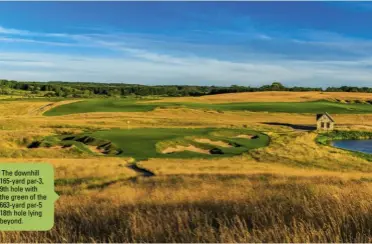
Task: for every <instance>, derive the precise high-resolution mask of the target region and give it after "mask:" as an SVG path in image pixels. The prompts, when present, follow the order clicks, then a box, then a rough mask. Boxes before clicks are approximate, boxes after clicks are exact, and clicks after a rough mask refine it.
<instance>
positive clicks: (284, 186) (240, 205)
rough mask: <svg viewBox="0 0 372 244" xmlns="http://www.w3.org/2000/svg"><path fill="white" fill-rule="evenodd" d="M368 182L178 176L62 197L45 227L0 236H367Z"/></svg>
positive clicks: (371, 214) (371, 224)
mask: <svg viewBox="0 0 372 244" xmlns="http://www.w3.org/2000/svg"><path fill="white" fill-rule="evenodd" d="M371 199H372V188H371V183H368V182H363V181H351V180H349V181H348V180H340V179H338V178H337V177H317V178H306V177H302V178H290V177H276V176H267V175H259V176H230V175H226V176H223V175H222V176H213V175H211V176H203V177H202V176H177V177H166V178H162V177H158V178H152V179H143V180H141V181H139V182H135V183H131V182H126V183H120V184H116V185H111V186H109V187H108V188H107V189H106V190H104V191H101V190H100V191H95V192H92V193H90V194H86V195H79V196H61V198H60V199H59V200H58V201H57V203H56V217H55V227H54V228H53V229H52V230H51V231H48V232H8V233H6V234H5V233H3V235H2V236H1V237H0V239H1V241H2V242H371V241H372V202H371V201H370V200H371Z"/></svg>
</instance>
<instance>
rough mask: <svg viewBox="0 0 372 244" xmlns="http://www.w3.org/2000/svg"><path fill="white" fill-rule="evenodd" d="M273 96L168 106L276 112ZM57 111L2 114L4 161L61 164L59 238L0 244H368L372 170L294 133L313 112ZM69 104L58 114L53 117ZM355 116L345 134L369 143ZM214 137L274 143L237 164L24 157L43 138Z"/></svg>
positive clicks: (55, 233)
mask: <svg viewBox="0 0 372 244" xmlns="http://www.w3.org/2000/svg"><path fill="white" fill-rule="evenodd" d="M270 94H271V95H270ZM273 94H274V93H262V94H261V93H250V94H224V95H219V96H218V97H216V96H208V97H201V98H167V99H164V101H165V102H169V103H173V102H176V103H178V102H180V103H183V102H187V103H190V102H194V100H195V101H196V100H197V101H198V103H200V104H203V103H204V104H206V106H209V105H210V104H212V103H215V104H217V105H214V104H213V106H220V104H226V103H227V104H228V103H235V102H239V103H246V102H253V103H255V102H263V101H268V100H267V99H268V98H270V97H271V96H272V95H273ZM274 95H275V98H273V100H272V102H276V101H280V102H284V103H288V102H294V101H295V102H302V101H306V102H311V103H313V101H314V100H319V99H331V98H332V99H336V98H337V99H339V97H337V96H340V94H336V93H325V94H318V93H300V92H299V93H286V94H284V93H275V94H274ZM248 96H249V97H248ZM324 96H329V98H324ZM348 96H349V97H345V99H349V100H353V99H355V100H357V99H361V100H363V99H364V100H366V101H367V100H369V97H368V96H369V94H364V95H363V94H352V93H348ZM173 99H174V101H172V100H173ZM206 99H207V100H208V101H207V100H206ZM265 99H266V100H265ZM89 101H90V100H89ZM91 101H93V100H91ZM105 101H107V103H108V104H111V102H112V100H105ZM329 101H331V100H329ZM84 102H85V101H84ZM84 102H80V103H84ZM122 102H123V103H126V102H127V100H123V101H121V100H120V101H118V107H120V106H122V104H121V103H122ZM49 103H50V101H45V103H44V102H40V101H25V100H22V101H12V102H10V101H7V102H0V111H3V112H4V116H3V117H2V118H0V137H1V138H2V140H1V141H0V157H1V159H0V161H1V162H14V163H16V162H49V163H51V164H53V165H54V167H55V171H56V173H55V177H56V183H55V184H56V190H57V191H58V192H59V194H60V195H61V197H60V198H59V200H58V201H57V202H56V210H55V213H56V217H55V226H54V227H53V229H52V230H50V231H47V232H0V233H1V235H0V241H1V242H372V232H371V230H372V225H371V223H372V163H371V162H370V161H368V160H366V159H365V158H363V157H360V156H358V155H355V154H353V153H351V152H348V151H345V150H341V149H337V148H334V147H332V146H330V145H327V144H326V145H322V144H319V143H317V142H316V138H317V136H318V133H316V132H307V131H301V130H296V129H293V127H291V125H309V126H313V125H314V124H315V117H314V114H313V112H311V113H310V114H303V113H302V112H301V113H298V112H295V113H293V112H288V113H277V112H270V113H266V112H259V111H258V112H247V111H227V110H226V111H217V110H210V109H206V108H195V107H194V108H192V107H187V106H184V107H177V108H175V107H167V106H164V107H163V108H159V107H158V106H159V105H157V104H158V103H159V101H156V102H155V101H151V102H150V101H148V100H146V101H143V103H144V104H145V105H143V106H147V105H146V104H150V103H151V104H152V103H156V105H155V106H157V107H156V108H155V109H153V110H152V109H151V110H146V111H145V110H143V111H138V112H133V111H128V112H117V111H113V110H111V111H108V112H107V111H101V112H96V113H79V114H78V113H76V114H68V115H67V114H66V115H60V116H42V115H41V114H42V113H43V111H45V110H44V109H45V107H44V106H45V105H48V104H49ZM139 103H140V102H138V104H139ZM315 103H317V102H315ZM326 103H331V104H337V106H338V105H340V106H341V105H347V106H351V105H352V106H361V105H363V106H371V107H372V105H368V104H350V103H347V104H343V103H340V102H337V103H336V102H334V101H333V102H326ZM73 104H75V103H71V104H68V105H61V106H59V104H54V105H56V106H55V108H54V109H57V108H64V109H65V108H66V107H65V106H71V105H73ZM77 104H79V103H77ZM99 104H103V105H102V106H103V109H104V107H105V106H108V105H107V104H106V105H104V103H101V102H99ZM141 104H142V102H141ZM304 104H305V105H306V104H307V103H304ZM75 105H76V104H75ZM75 105H74V106H75ZM88 105H89V103H88ZM129 105H130V106H132V105H131V104H128V106H129ZM292 105H293V104H292ZM305 105H303V106H305ZM115 106H116V105H115ZM135 106H137V104H136V105H135ZM160 106H161V105H160ZM228 106H230V105H228ZM306 106H307V105H306ZM327 106H328V105H327ZM89 107H90V108H94V106H91V105H89ZM23 108H24V109H23ZM344 108H345V107H342V109H344ZM15 109H16V110H18V111H14V110H15ZM48 109H49V108H48ZM48 109H47V111H53V109H52V110H48ZM74 109H78V108H74ZM110 109H112V108H110ZM115 109H116V108H114V110H115ZM29 111H36V112H29ZM347 111H348V112H347V113H343V114H334V113H332V116H333V117H334V118H335V120H336V126H337V129H342V130H345V131H346V130H350V131H367V132H368V133H370V132H372V122H371V121H372V114H368V113H366V114H357V113H358V111H356V110H347ZM366 111H367V110H366ZM328 112H329V111H328ZM128 121H129V123H128ZM274 122H275V123H274ZM211 127H213V128H218V130H220V131H230V130H232V131H233V130H253V131H257V132H263V133H265V134H267V135H268V136H269V137H270V144H269V145H268V146H266V147H260V148H251V150H249V151H248V152H244V153H243V154H240V155H235V156H233V157H221V158H202V157H194V158H171V157H164V158H157V157H153V155H150V156H151V157H148V158H147V159H146V160H140V161H137V162H135V161H134V159H133V158H131V157H130V156H129V154H128V155H126V156H125V157H113V156H102V155H96V154H92V153H85V152H82V151H80V150H79V148H75V147H72V148H61V147H57V148H55V147H51V148H47V147H41V148H28V147H27V146H28V145H29V144H30V143H32V142H33V141H35V140H42V139H43V138H45V137H56V136H57V137H58V136H62V137H64V136H68V135H84V134H89V133H93V134H94V133H102V132H99V131H105V130H106V131H118V130H126V131H132V132H134V131H136V130H137V129H138V131H142V132H143V134H144V135H146V133H147V132H146V130H145V129H144V128H147V129H152V130H153V132H154V133H155V132H156V131H157V130H158V134H162V133H161V132H160V130H159V128H164V129H169V128H173V129H174V131H175V134H179V132H177V130H183V128H190V129H191V128H194V129H195V128H201V129H202V130H203V128H211ZM150 131H151V130H150ZM176 132H177V133H176ZM150 134H151V133H150ZM155 134H156V133H155ZM127 136H128V135H127ZM209 136H210V138H209V139H211V140H212V139H213V140H215V141H217V139H219V140H223V139H221V136H222V137H225V138H226V137H228V135H227V134H223V135H221V134H219V135H215V134H213V135H209ZM117 137H118V138H117V143H119V142H120V143H122V144H121V145H122V149H123V150H125V149H126V148H128V146H129V145H130V141H131V140H132V139H133V138H135V135H132V137H127V138H130V139H131V140H126V141H125V140H122V139H123V135H122V136H120V135H118V136H117ZM186 137H187V138H188V136H186ZM197 137H199V135H198V136H197ZM202 137H204V136H202ZM190 139H191V138H190ZM172 140H173V139H172V138H169V140H164V141H165V144H161V143H160V145H159V144H158V147H159V146H160V148H159V149H162V147H163V146H168V145H169V144H168V143H170V144H172V143H175V141H172ZM177 140H178V139H177ZM177 140H176V141H177ZM163 143H164V142H163ZM142 144H143V141H142V142H141V143H139V144H138V146H137V149H136V150H137V152H136V153H137V154H138V155H140V154H142V153H143V152H142V151H144V150H142V151H141V146H142ZM152 145H154V144H152ZM155 145H156V144H155ZM172 145H173V144H172ZM148 150H150V149H148ZM148 150H146V152H145V153H148ZM151 150H153V149H151ZM152 152H153V151H152ZM133 163H136V164H137V166H138V167H140V168H144V169H146V170H148V171H150V172H152V173H154V174H155V176H153V177H144V176H143V172H141V171H136V170H133V168H132V166H133Z"/></svg>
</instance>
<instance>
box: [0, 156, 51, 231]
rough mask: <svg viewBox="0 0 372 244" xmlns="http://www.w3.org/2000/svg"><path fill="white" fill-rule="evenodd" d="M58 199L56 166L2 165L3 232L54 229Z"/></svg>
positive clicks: (0, 203) (0, 206)
mask: <svg viewBox="0 0 372 244" xmlns="http://www.w3.org/2000/svg"><path fill="white" fill-rule="evenodd" d="M57 199H58V195H57V194H56V193H55V191H54V169H53V166H52V165H50V164H47V163H0V230H1V231H46V230H50V229H51V228H52V227H53V225H54V202H55V201H56V200H57Z"/></svg>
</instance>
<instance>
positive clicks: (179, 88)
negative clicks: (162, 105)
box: [0, 80, 372, 97]
mask: <svg viewBox="0 0 372 244" xmlns="http://www.w3.org/2000/svg"><path fill="white" fill-rule="evenodd" d="M14 90H19V91H27V92H28V93H29V94H34V95H35V96H45V97H95V96H108V97H115V96H117V97H119V96H130V95H136V96H170V97H177V96H202V95H212V94H222V93H238V92H258V91H327V92H368V93H371V92H372V88H369V87H350V86H341V87H328V88H326V89H322V88H317V87H297V86H296V87H285V86H284V85H283V84H281V83H280V82H274V83H272V84H271V85H264V86H261V87H250V86H237V85H232V86H226V87H223V86H188V85H153V86H149V85H138V84H122V83H92V82H61V81H50V82H24V81H14V80H0V94H6V95H12V94H13V93H14Z"/></svg>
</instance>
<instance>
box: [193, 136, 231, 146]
mask: <svg viewBox="0 0 372 244" xmlns="http://www.w3.org/2000/svg"><path fill="white" fill-rule="evenodd" d="M195 141H196V142H200V143H207V144H211V145H214V146H219V147H231V145H230V144H228V143H226V142H223V141H212V140H209V139H207V138H199V139H195Z"/></svg>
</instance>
